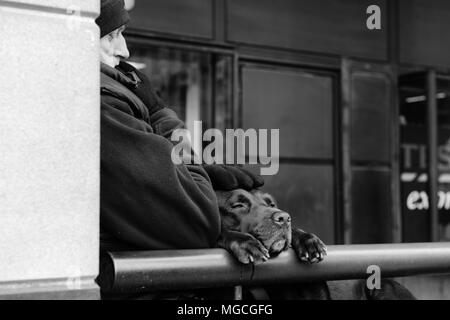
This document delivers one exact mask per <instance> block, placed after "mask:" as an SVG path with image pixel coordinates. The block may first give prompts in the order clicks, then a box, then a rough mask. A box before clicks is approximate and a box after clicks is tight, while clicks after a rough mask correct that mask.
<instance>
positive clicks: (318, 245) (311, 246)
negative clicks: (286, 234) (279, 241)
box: [292, 229, 327, 263]
mask: <svg viewBox="0 0 450 320" xmlns="http://www.w3.org/2000/svg"><path fill="white" fill-rule="evenodd" d="M292 248H293V249H294V251H295V253H296V254H297V257H298V258H299V259H300V260H301V261H304V262H309V263H317V262H320V261H322V260H323V258H324V257H325V256H326V255H327V247H326V246H325V244H324V243H323V242H322V240H320V239H319V237H317V236H316V235H315V234H313V233H307V232H304V231H302V230H300V229H296V230H292Z"/></svg>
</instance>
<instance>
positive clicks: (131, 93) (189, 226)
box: [96, 0, 263, 251]
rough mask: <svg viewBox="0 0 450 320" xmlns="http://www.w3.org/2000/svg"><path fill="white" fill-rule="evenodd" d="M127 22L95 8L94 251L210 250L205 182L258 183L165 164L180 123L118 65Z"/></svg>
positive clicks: (210, 197)
mask: <svg viewBox="0 0 450 320" xmlns="http://www.w3.org/2000/svg"><path fill="white" fill-rule="evenodd" d="M128 21H129V16H128V13H127V11H126V10H125V9H124V2H123V0H104V1H103V0H102V1H101V14H100V16H99V17H98V18H97V20H96V22H97V24H98V25H99V27H100V36H101V39H100V61H101V188H100V189H101V196H100V201H101V216H100V228H101V241H100V245H101V250H102V251H119V250H151V249H183V248H208V247H214V246H215V245H216V241H217V238H218V236H219V233H220V221H219V211H218V205H217V200H216V197H215V194H214V191H213V188H212V184H211V181H210V179H211V180H212V182H213V184H214V185H215V186H216V187H218V188H221V189H234V188H238V187H241V188H246V189H252V188H255V187H258V186H261V185H262V183H263V182H262V180H261V179H260V178H258V177H256V176H253V175H251V174H249V173H247V172H246V171H243V170H241V169H238V168H234V167H227V166H214V165H212V166H207V167H206V168H204V167H202V166H198V165H184V164H182V165H175V164H174V163H173V162H172V160H171V156H170V155H171V151H172V147H173V144H172V142H171V141H170V136H171V134H172V131H173V130H174V129H176V128H181V127H183V122H182V121H180V120H179V119H178V118H177V116H176V115H175V113H174V112H173V111H172V110H170V109H168V108H167V107H165V105H164V103H163V102H162V101H161V99H160V98H159V97H158V96H157V95H156V94H155V93H154V91H153V89H152V86H151V84H150V81H149V80H148V78H147V77H146V76H145V75H144V74H142V73H141V72H139V71H138V70H136V69H135V68H133V67H132V66H131V65H129V64H128V63H126V62H125V61H124V60H125V59H127V58H128V57H129V52H128V49H127V45H126V41H125V38H124V37H123V34H122V32H123V31H124V29H125V26H126V24H127V23H128ZM205 169H206V170H207V171H208V173H209V174H210V176H208V174H207V172H206V171H205Z"/></svg>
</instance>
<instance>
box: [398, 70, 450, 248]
mask: <svg viewBox="0 0 450 320" xmlns="http://www.w3.org/2000/svg"><path fill="white" fill-rule="evenodd" d="M433 79H434V80H432V81H434V83H435V87H436V90H434V91H435V97H434V99H435V100H436V113H437V119H436V123H437V126H436V128H431V129H432V130H437V148H436V150H435V152H436V156H437V162H438V163H437V177H436V180H437V199H436V201H437V204H436V205H437V208H438V209H437V210H438V211H437V213H438V216H437V219H436V221H437V222H436V223H433V219H432V216H431V215H432V212H431V209H430V208H431V205H432V203H430V202H431V200H430V197H429V186H430V179H429V177H428V176H429V160H428V150H429V148H430V147H431V146H430V142H429V139H428V133H427V132H428V129H429V127H428V126H429V124H428V121H427V114H428V108H430V104H429V101H428V98H427V97H428V96H429V95H431V92H430V91H429V90H430V88H429V85H427V75H426V74H425V73H417V74H410V75H406V76H403V77H401V79H400V83H399V84H400V86H399V88H400V124H401V129H400V133H401V136H400V139H401V150H400V155H401V157H400V179H401V201H402V220H403V223H402V224H403V241H404V242H418V241H430V240H432V239H433V230H436V231H434V232H436V234H437V236H435V237H436V238H435V240H440V241H449V240H450V78H449V77H445V76H439V75H438V76H435V77H434V78H433ZM434 224H437V225H434Z"/></svg>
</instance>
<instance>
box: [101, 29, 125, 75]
mask: <svg viewBox="0 0 450 320" xmlns="http://www.w3.org/2000/svg"><path fill="white" fill-rule="evenodd" d="M123 30H125V26H122V27H120V28H118V29H116V30H114V31H113V32H111V33H109V34H107V35H106V36H104V37H103V38H101V39H100V61H101V62H103V63H105V64H107V65H108V66H110V67H112V68H114V67H115V66H117V65H118V64H119V62H120V60H121V59H127V58H128V57H129V56H130V53H129V52H128V48H127V43H126V41H125V38H124V37H123V35H122V32H123Z"/></svg>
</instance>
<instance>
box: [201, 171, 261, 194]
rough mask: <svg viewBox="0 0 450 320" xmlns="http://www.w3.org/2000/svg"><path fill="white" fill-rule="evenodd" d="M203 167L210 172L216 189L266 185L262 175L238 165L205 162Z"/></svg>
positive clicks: (225, 189)
mask: <svg viewBox="0 0 450 320" xmlns="http://www.w3.org/2000/svg"><path fill="white" fill-rule="evenodd" d="M203 168H204V169H205V171H206V173H208V176H209V178H210V179H211V182H212V186H213V188H214V189H215V190H224V191H230V190H234V189H245V190H252V189H257V188H259V187H261V186H263V185H264V180H263V178H262V177H261V176H259V175H256V174H253V173H251V172H250V171H247V170H245V169H242V168H241V167H238V166H231V165H223V164H205V165H203Z"/></svg>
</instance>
